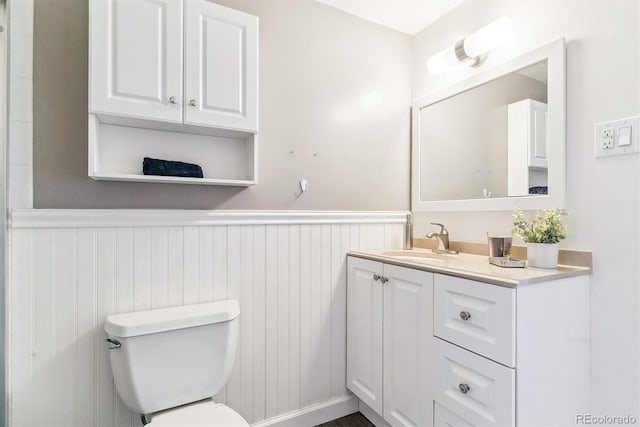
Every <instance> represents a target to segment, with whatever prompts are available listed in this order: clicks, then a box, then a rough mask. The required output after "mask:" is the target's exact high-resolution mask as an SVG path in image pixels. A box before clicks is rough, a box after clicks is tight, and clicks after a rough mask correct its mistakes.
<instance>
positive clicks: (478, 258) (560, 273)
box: [347, 249, 591, 287]
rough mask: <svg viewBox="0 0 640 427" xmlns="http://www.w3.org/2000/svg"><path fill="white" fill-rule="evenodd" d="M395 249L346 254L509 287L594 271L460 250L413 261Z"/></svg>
mask: <svg viewBox="0 0 640 427" xmlns="http://www.w3.org/2000/svg"><path fill="white" fill-rule="evenodd" d="M393 251H396V252H397V251H399V250H398V249H367V250H354V251H349V252H348V253H347V255H349V256H354V257H358V258H366V259H370V260H374V261H380V262H384V263H387V264H393V265H399V266H402V267H410V268H415V269H418V270H423V271H430V272H433V273H443V274H447V275H450V276H457V277H463V278H465V279H471V280H478V281H481V282H486V283H492V284H495V285H500V286H507V287H516V286H522V285H527V284H531V283H540V282H546V281H549V280H557V279H563V278H566V277H572V276H581V275H585V274H591V269H590V268H586V267H574V266H568V265H559V266H558V268H557V269H546V268H534V267H525V268H504V267H498V266H496V265H492V264H489V258H488V257H487V256H483V255H472V254H466V253H460V254H457V255H435V256H436V257H437V258H438V260H439V261H437V262H434V261H413V260H406V259H400V258H397V257H393V256H388V255H385V253H386V252H393ZM412 252H416V253H424V254H433V252H432V251H431V250H429V249H413V250H412Z"/></svg>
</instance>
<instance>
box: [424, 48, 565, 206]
mask: <svg viewBox="0 0 640 427" xmlns="http://www.w3.org/2000/svg"><path fill="white" fill-rule="evenodd" d="M564 51H565V49H564V40H558V41H557V42H554V43H551V44H549V45H547V46H544V47H542V48H539V49H537V50H535V51H533V52H530V53H528V54H526V55H523V56H521V57H518V58H516V59H513V60H511V61H509V62H508V63H506V64H504V65H502V66H499V67H496V68H495V69H493V70H489V71H486V72H483V73H480V74H478V75H477V76H475V77H473V78H472V79H469V80H466V81H464V82H462V83H460V84H458V85H455V86H454V87H451V88H449V89H447V90H445V91H443V92H441V93H438V94H435V95H433V96H429V97H427V98H425V99H423V100H421V101H420V102H418V103H416V104H415V105H414V107H413V135H412V157H413V160H412V162H413V167H412V209H413V210H415V211H460V210H511V209H514V208H516V207H517V208H520V209H540V208H544V207H551V206H553V207H563V206H564V197H565V63H564V55H565V53H564Z"/></svg>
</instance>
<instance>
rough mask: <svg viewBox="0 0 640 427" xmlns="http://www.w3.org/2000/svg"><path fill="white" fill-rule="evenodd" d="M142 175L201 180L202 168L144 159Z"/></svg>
mask: <svg viewBox="0 0 640 427" xmlns="http://www.w3.org/2000/svg"><path fill="white" fill-rule="evenodd" d="M142 173H143V174H145V175H161V176H181V177H188V178H203V177H204V175H203V174H202V168H201V167H200V166H199V165H196V164H193V163H184V162H176V161H173V160H160V159H152V158H150V157H145V158H144V160H143V161H142Z"/></svg>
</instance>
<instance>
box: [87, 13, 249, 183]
mask: <svg viewBox="0 0 640 427" xmlns="http://www.w3.org/2000/svg"><path fill="white" fill-rule="evenodd" d="M89 15H90V17H89V20H90V60H89V62H90V67H89V176H91V177H92V178H94V179H98V180H101V179H104V180H119V181H144V182H172V183H188V184H209V185H240V186H246V185H251V184H255V183H257V155H256V154H257V132H258V18H257V17H255V16H252V15H249V14H247V13H244V12H241V11H237V10H234V9H230V8H227V7H223V6H220V5H218V4H215V3H212V2H209V1H206V0H188V1H187V0H91V2H90V11H89ZM162 134H165V135H162ZM114 135H118V139H114ZM170 141H172V142H170ZM233 141H235V142H236V144H233V143H231V144H229V142H233ZM145 156H146V157H155V158H161V159H165V160H179V161H185V162H192V163H198V164H199V165H200V166H202V168H203V171H204V175H205V179H198V178H181V177H159V176H145V175H142V158H143V157H145Z"/></svg>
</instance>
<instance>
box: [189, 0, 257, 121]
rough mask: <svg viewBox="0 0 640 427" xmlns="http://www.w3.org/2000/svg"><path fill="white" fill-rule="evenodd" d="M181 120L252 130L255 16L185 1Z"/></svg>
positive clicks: (201, 0) (254, 114) (203, 1)
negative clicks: (183, 96) (183, 108)
mask: <svg viewBox="0 0 640 427" xmlns="http://www.w3.org/2000/svg"><path fill="white" fill-rule="evenodd" d="M185 23H186V25H185V77H186V79H185V91H186V97H185V100H186V101H187V103H186V106H185V113H184V122H185V123H187V124H192V125H204V126H216V127H220V128H227V129H244V130H251V131H256V130H257V129H258V79H257V76H258V25H257V18H256V17H255V16H252V15H248V14H246V13H242V12H239V11H237V10H233V9H229V8H227V7H223V6H219V5H217V4H215V3H211V2H209V1H207V0H189V1H187V2H185Z"/></svg>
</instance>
